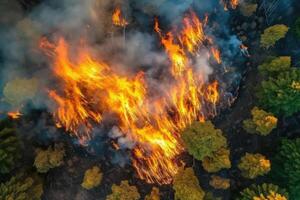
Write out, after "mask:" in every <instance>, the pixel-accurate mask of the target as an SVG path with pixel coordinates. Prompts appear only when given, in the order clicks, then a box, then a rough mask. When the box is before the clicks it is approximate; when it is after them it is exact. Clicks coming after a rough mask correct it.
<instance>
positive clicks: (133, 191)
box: [106, 181, 141, 200]
mask: <svg viewBox="0 0 300 200" xmlns="http://www.w3.org/2000/svg"><path fill="white" fill-rule="evenodd" d="M111 190H112V193H111V194H110V195H108V196H107V197H106V200H138V199H140V197H141V196H140V194H139V192H138V190H137V188H136V187H135V186H131V185H129V183H128V181H122V182H121V184H120V185H116V184H113V185H112V188H111Z"/></svg>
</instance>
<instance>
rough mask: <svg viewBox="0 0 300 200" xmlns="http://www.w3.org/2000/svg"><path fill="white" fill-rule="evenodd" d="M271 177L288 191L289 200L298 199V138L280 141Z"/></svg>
mask: <svg viewBox="0 0 300 200" xmlns="http://www.w3.org/2000/svg"><path fill="white" fill-rule="evenodd" d="M271 177H272V178H273V180H274V181H275V182H276V183H277V184H279V185H280V186H283V187H285V188H287V189H288V192H289V194H290V197H291V199H297V198H298V197H300V184H299V183H300V138H297V139H294V140H290V139H283V140H282V141H281V144H280V145H279V149H278V153H277V154H276V156H275V159H274V161H273V164H272V170H271Z"/></svg>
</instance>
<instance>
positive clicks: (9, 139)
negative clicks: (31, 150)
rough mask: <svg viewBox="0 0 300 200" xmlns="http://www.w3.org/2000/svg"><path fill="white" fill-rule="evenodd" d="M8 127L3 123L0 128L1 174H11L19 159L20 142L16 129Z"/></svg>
mask: <svg viewBox="0 0 300 200" xmlns="http://www.w3.org/2000/svg"><path fill="white" fill-rule="evenodd" d="M6 125H7V124H5V122H4V121H2V123H1V127H0V174H5V173H8V172H10V170H11V169H13V167H14V166H15V164H16V161H17V159H18V158H19V142H18V138H17V137H16V135H15V129H14V128H12V127H10V126H8V127H6ZM4 127H5V128H4Z"/></svg>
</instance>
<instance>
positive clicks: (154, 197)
mask: <svg viewBox="0 0 300 200" xmlns="http://www.w3.org/2000/svg"><path fill="white" fill-rule="evenodd" d="M145 200H160V197H159V189H158V188H157V187H153V188H152V191H151V193H150V194H148V195H147V196H146V197H145Z"/></svg>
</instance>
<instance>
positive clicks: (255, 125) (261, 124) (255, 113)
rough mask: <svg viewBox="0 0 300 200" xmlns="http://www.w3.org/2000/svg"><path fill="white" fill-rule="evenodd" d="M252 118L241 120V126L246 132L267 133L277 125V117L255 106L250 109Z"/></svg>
mask: <svg viewBox="0 0 300 200" xmlns="http://www.w3.org/2000/svg"><path fill="white" fill-rule="evenodd" d="M251 114H252V119H247V120H244V121H243V127H244V129H245V130H246V131H247V132H248V133H252V134H260V135H264V136H265V135H268V134H270V133H271V132H272V130H273V129H275V128H276V127H277V121H278V120H277V118H276V117H275V116H273V114H272V113H268V112H266V111H264V110H261V109H259V108H257V107H254V108H253V109H252V110H251Z"/></svg>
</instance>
